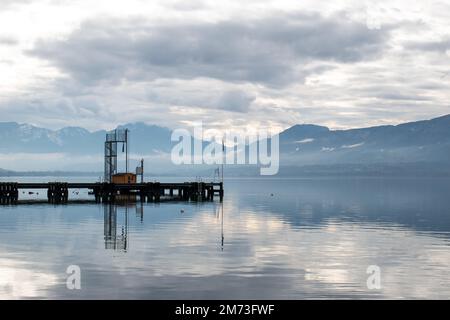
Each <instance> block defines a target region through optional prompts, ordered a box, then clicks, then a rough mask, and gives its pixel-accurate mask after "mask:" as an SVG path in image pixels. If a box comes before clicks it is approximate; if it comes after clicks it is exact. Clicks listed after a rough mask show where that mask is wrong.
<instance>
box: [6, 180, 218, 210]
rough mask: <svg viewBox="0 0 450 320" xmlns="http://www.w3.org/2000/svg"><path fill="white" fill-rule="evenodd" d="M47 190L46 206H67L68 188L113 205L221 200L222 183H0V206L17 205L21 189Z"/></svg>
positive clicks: (99, 201)
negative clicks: (163, 201) (49, 204)
mask: <svg viewBox="0 0 450 320" xmlns="http://www.w3.org/2000/svg"><path fill="white" fill-rule="evenodd" d="M37 189H39V190H42V189H43V190H47V200H48V202H49V203H55V204H59V203H67V202H68V201H69V189H88V190H89V191H90V192H89V193H90V194H92V195H93V196H94V198H95V201H96V202H98V203H102V202H104V203H106V202H114V201H116V200H120V199H125V198H126V199H131V200H134V199H135V200H136V201H141V202H160V201H161V200H179V201H213V200H214V197H216V196H217V197H219V199H220V201H223V195H224V190H223V183H222V182H183V183H162V182H146V183H134V184H118V183H101V182H95V183H76V182H48V183H20V182H1V183H0V204H2V205H7V204H17V203H18V201H19V195H20V192H19V191H21V190H37Z"/></svg>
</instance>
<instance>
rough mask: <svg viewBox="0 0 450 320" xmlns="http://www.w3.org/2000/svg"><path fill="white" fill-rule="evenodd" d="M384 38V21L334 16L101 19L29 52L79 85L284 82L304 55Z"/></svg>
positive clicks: (372, 47)
mask: <svg viewBox="0 0 450 320" xmlns="http://www.w3.org/2000/svg"><path fill="white" fill-rule="evenodd" d="M388 38H389V28H384V29H383V30H369V29H368V28H367V27H366V26H365V24H363V23H357V22H354V21H351V20H349V19H347V18H345V17H344V16H342V15H334V16H331V17H323V16H321V15H319V14H300V13H296V14H285V13H278V14H273V15H272V16H271V17H262V18H257V19H256V18H255V19H249V20H247V21H238V20H227V21H220V22H214V23H211V22H187V21H183V22H180V23H173V22H172V23H159V24H151V23H149V22H148V21H146V20H145V19H143V18H134V19H122V20H111V19H108V20H91V21H87V22H84V23H83V24H82V25H81V26H80V28H79V29H77V30H76V31H74V32H73V33H72V34H70V35H69V36H68V37H67V38H66V39H64V40H43V41H39V42H37V43H36V46H35V48H34V49H33V50H31V51H30V52H29V53H30V54H31V55H33V56H35V57H39V58H41V59H45V60H48V61H50V63H52V64H53V65H55V66H56V67H58V68H59V69H60V70H61V71H63V72H65V73H66V74H68V75H70V76H71V77H73V78H74V79H76V80H77V81H79V82H80V83H84V84H91V83H98V82H102V81H107V82H111V81H120V80H123V79H125V80H131V81H139V80H143V79H145V80H154V79H161V78H166V79H167V78H172V79H194V78H213V79H219V80H222V81H226V82H234V83H242V82H248V83H254V84H263V85H267V86H286V85H289V84H291V83H292V82H295V81H299V80H302V79H303V78H304V77H305V76H306V75H308V74H309V73H310V72H311V70H308V64H310V63H312V62H317V61H319V62H341V63H352V62H357V61H364V60H370V59H373V58H375V57H377V56H378V55H379V54H381V53H382V52H383V49H384V48H385V45H386V41H387V39H388Z"/></svg>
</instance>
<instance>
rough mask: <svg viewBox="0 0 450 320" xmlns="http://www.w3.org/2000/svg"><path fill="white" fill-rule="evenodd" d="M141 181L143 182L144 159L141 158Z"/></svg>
mask: <svg viewBox="0 0 450 320" xmlns="http://www.w3.org/2000/svg"><path fill="white" fill-rule="evenodd" d="M141 170H142V171H141V183H144V159H141Z"/></svg>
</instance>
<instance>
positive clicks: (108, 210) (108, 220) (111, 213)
mask: <svg viewBox="0 0 450 320" xmlns="http://www.w3.org/2000/svg"><path fill="white" fill-rule="evenodd" d="M117 209H118V205H116V204H105V205H104V210H105V216H104V222H105V223H104V226H105V227H104V235H105V249H113V250H123V251H127V244H128V241H127V240H128V239H127V237H128V206H124V207H123V209H124V210H123V214H121V216H122V217H119V222H118V220H117ZM120 211H122V210H120ZM120 213H122V212H120ZM118 224H119V226H118ZM118 227H119V230H120V232H119V234H118V233H117V229H118Z"/></svg>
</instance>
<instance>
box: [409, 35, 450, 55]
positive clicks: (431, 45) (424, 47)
mask: <svg viewBox="0 0 450 320" xmlns="http://www.w3.org/2000/svg"><path fill="white" fill-rule="evenodd" d="M405 48H406V49H411V50H419V51H434V52H442V53H446V52H447V51H448V50H450V38H445V39H441V40H438V41H414V42H409V43H407V44H406V45H405Z"/></svg>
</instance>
